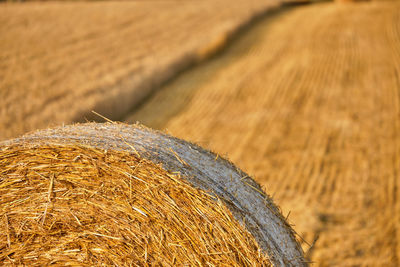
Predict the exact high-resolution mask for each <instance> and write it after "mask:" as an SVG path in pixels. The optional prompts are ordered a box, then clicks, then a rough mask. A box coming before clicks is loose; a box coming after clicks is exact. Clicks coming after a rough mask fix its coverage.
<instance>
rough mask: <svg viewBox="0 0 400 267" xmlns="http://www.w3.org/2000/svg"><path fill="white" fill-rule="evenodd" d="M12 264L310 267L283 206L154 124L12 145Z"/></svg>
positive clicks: (2, 165)
mask: <svg viewBox="0 0 400 267" xmlns="http://www.w3.org/2000/svg"><path fill="white" fill-rule="evenodd" d="M0 210H1V214H0V215H1V217H0V263H2V264H4V263H8V264H9V263H12V264H29V265H32V264H37V265H43V264H51V263H57V264H63V265H64V264H73V265H76V264H78V265H80V264H88V265H92V264H107V265H108V264H113V265H128V264H138V265H145V264H152V265H153V264H162V265H182V264H191V265H208V264H212V265H221V263H222V264H224V265H227V266H234V265H248V266H250V265H251V266H257V265H262V266H268V265H271V264H272V265H277V266H288V265H294V266H303V265H306V264H305V263H304V262H305V261H304V257H303V253H302V250H301V248H300V246H299V245H298V243H297V242H296V240H295V237H294V234H293V231H292V229H291V228H290V226H289V225H288V224H287V223H286V221H285V219H284V218H283V217H282V215H281V213H280V212H279V209H278V208H277V207H276V206H275V205H274V204H273V203H272V200H271V199H270V198H269V197H268V196H266V195H265V194H264V193H263V191H262V190H261V188H260V186H259V185H258V184H257V183H255V182H254V180H252V179H251V178H250V177H249V176H248V175H246V174H245V173H243V172H242V171H241V170H239V169H237V168H236V167H235V166H234V165H233V164H231V163H230V162H228V161H227V160H224V159H222V158H219V157H218V156H216V155H215V154H213V153H211V152H209V151H206V150H204V149H202V148H200V147H198V146H196V145H194V144H191V143H188V142H185V141H182V140H179V139H176V138H173V137H171V136H168V135H166V134H163V133H160V132H155V131H152V130H150V129H147V128H145V127H142V126H138V125H135V126H129V125H124V124H109V123H107V124H95V123H87V124H78V125H72V126H66V127H61V128H56V129H48V130H43V131H38V132H36V133H33V134H28V135H26V136H23V137H21V138H18V139H14V140H10V141H5V142H3V143H1V144H0Z"/></svg>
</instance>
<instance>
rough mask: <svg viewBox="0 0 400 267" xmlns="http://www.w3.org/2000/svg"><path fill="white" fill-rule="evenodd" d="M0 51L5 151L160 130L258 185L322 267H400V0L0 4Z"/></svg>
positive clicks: (0, 122)
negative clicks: (105, 130)
mask: <svg viewBox="0 0 400 267" xmlns="http://www.w3.org/2000/svg"><path fill="white" fill-rule="evenodd" d="M255 18H258V19H255ZM243 25H247V26H246V27H244V26H243ZM238 29H241V30H240V31H239V30H238ZM233 36H234V38H233ZM0 49H1V50H0V96H1V98H0V100H1V105H0V114H1V117H0V118H1V120H0V129H1V132H0V138H1V139H6V138H10V137H15V136H17V135H19V134H22V133H24V132H26V131H30V130H33V129H37V128H44V127H47V126H49V125H58V124H62V123H71V122H77V121H84V120H85V118H86V119H89V120H90V119H94V117H93V116H92V115H91V114H90V111H91V110H93V109H94V110H96V111H98V112H100V113H101V114H103V115H105V116H108V117H110V118H112V119H116V120H122V121H125V122H128V123H134V122H136V121H139V122H142V123H144V124H145V125H147V126H150V127H153V128H156V129H166V131H167V132H169V133H171V134H172V135H175V136H177V137H180V138H184V139H186V140H190V141H193V142H196V143H198V144H200V145H201V146H204V147H206V148H208V149H211V150H213V151H215V152H217V153H219V154H221V155H224V156H226V157H228V158H229V159H231V160H232V161H233V162H234V163H235V164H237V165H238V166H239V167H240V168H242V169H243V170H245V171H246V172H248V173H250V174H251V175H253V177H254V178H255V179H256V180H257V181H258V182H260V183H261V184H262V185H263V186H264V189H265V191H266V192H267V193H268V194H270V195H271V196H273V198H274V200H275V202H276V203H277V204H278V205H280V206H281V208H282V211H283V214H284V216H288V218H289V221H290V222H291V223H292V224H293V225H294V228H295V230H296V231H297V232H298V233H299V235H300V236H301V237H299V239H300V242H301V243H302V245H303V248H304V250H305V251H306V253H307V256H309V257H310V259H311V260H312V261H314V262H315V266H398V265H399V264H400V3H399V2H396V1H372V2H364V1H363V2H348V3H347V2H346V3H343V2H342V1H340V2H314V3H309V4H308V5H293V6H292V5H290V6H288V5H284V6H283V5H282V3H281V2H279V1H272V0H271V1H261V0H253V1H242V0H240V1H235V2H234V4H232V2H231V1H226V0H217V1H175V0H171V1H169V0H168V1H166V0H165V1H151V0H148V1H147V0H146V1H145V0H143V1H131V2H128V1H127V2H108V1H104V2H45V3H43V2H32V3H18V4H14V3H12V4H9V3H2V4H0Z"/></svg>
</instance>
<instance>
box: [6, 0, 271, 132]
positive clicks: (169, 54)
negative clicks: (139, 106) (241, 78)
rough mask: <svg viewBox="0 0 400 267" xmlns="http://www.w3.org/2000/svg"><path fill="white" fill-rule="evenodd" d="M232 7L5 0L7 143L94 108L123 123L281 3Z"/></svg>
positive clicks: (222, 3)
mask: <svg viewBox="0 0 400 267" xmlns="http://www.w3.org/2000/svg"><path fill="white" fill-rule="evenodd" d="M229 3H230V1H228V0H209V1H180V0H171V1H156V0H154V1H153V0H148V1H112V2H107V1H95V2H90V1H89V2H81V1H79V2H74V1H72V2H71V1H69V2H34V3H18V4H17V3H11V4H10V3H1V4H0V89H1V90H0V99H1V100H0V103H1V105H0V118H1V119H0V129H1V132H0V139H5V138H10V137H15V136H17V135H19V134H22V133H25V132H27V131H30V130H33V129H37V128H45V127H47V126H49V125H54V124H62V123H68V122H72V121H84V118H85V117H87V118H89V119H90V118H91V117H90V110H92V109H95V110H97V111H98V112H101V113H102V114H104V115H107V116H108V117H110V118H113V119H117V118H120V116H122V114H124V113H125V112H127V111H128V110H129V109H130V107H131V106H132V105H134V104H135V103H137V102H138V101H141V100H142V98H143V96H144V95H146V94H147V93H148V91H150V90H151V89H153V88H154V87H156V86H157V85H159V84H161V83H163V82H164V81H165V80H167V79H169V78H170V77H173V76H174V75H175V74H176V72H179V71H180V70H182V69H183V68H185V67H187V66H188V65H190V64H193V63H195V62H197V61H199V60H202V59H203V58H205V57H207V56H208V54H210V53H213V52H214V51H215V49H218V47H219V46H221V45H223V44H224V42H225V41H226V38H228V36H229V35H230V34H231V33H232V32H234V31H235V29H237V28H238V26H240V25H242V24H245V23H246V22H247V21H249V20H251V19H252V18H253V17H254V16H257V14H258V13H262V12H264V11H265V10H266V9H268V8H270V7H273V6H276V5H278V3H279V2H278V1H275V0H271V1H264V0H250V1H249V0H238V1H235V5H229ZM227 5H229V8H225V7H226V6H227Z"/></svg>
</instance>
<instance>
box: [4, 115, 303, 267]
mask: <svg viewBox="0 0 400 267" xmlns="http://www.w3.org/2000/svg"><path fill="white" fill-rule="evenodd" d="M16 143H24V144H71V143H77V144H84V145H89V146H93V147H95V148H100V149H112V150H117V151H131V153H135V154H139V155H140V157H142V158H145V159H148V160H150V161H152V162H154V163H158V164H162V167H163V168H164V169H165V170H167V171H170V172H179V173H180V174H181V175H182V176H183V177H185V178H186V179H187V180H188V181H189V182H190V183H191V184H192V185H193V186H195V187H198V188H200V189H202V190H205V191H212V192H214V193H215V194H216V195H217V196H218V197H219V198H220V199H222V200H223V201H224V202H225V204H226V205H227V207H228V208H229V209H230V211H231V212H232V214H233V216H234V217H235V219H236V220H238V221H239V222H241V223H242V222H243V223H244V225H245V227H246V229H248V230H249V232H250V233H251V234H252V235H253V236H254V237H255V239H256V240H257V242H258V243H259V245H260V247H261V248H262V249H263V250H264V251H265V252H266V253H267V254H268V256H269V258H270V259H271V261H272V263H273V264H274V265H277V266H288V265H291V266H306V265H307V264H306V263H305V262H306V261H305V259H304V255H303V251H302V249H301V247H300V245H299V244H298V242H297V241H296V238H295V235H294V232H293V230H292V228H291V227H290V226H289V225H288V223H287V222H286V220H285V219H284V218H283V216H282V214H281V213H280V211H279V209H278V208H277V206H275V204H274V203H273V201H272V199H271V198H270V197H269V196H268V195H266V194H265V193H264V192H263V190H262V189H261V187H260V185H259V184H257V183H256V182H255V181H254V180H253V179H252V178H251V177H249V176H248V175H247V174H246V173H244V172H243V171H241V170H239V169H238V168H237V167H235V166H234V165H233V164H232V163H231V162H229V161H227V160H225V159H223V158H220V157H218V156H217V155H216V154H214V153H212V152H210V151H207V150H205V149H203V148H201V147H199V146H197V145H195V144H192V143H189V142H186V141H183V140H180V139H177V138H174V137H172V136H169V135H167V134H165V133H162V132H159V131H153V130H151V129H148V128H146V127H144V126H141V125H126V124H119V123H113V124H112V123H106V124H98V123H85V124H75V125H70V126H63V127H59V128H54V129H46V130H40V131H37V132H34V133H31V134H27V135H25V136H23V137H21V138H17V139H13V140H9V141H5V142H2V143H0V145H12V144H16Z"/></svg>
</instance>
